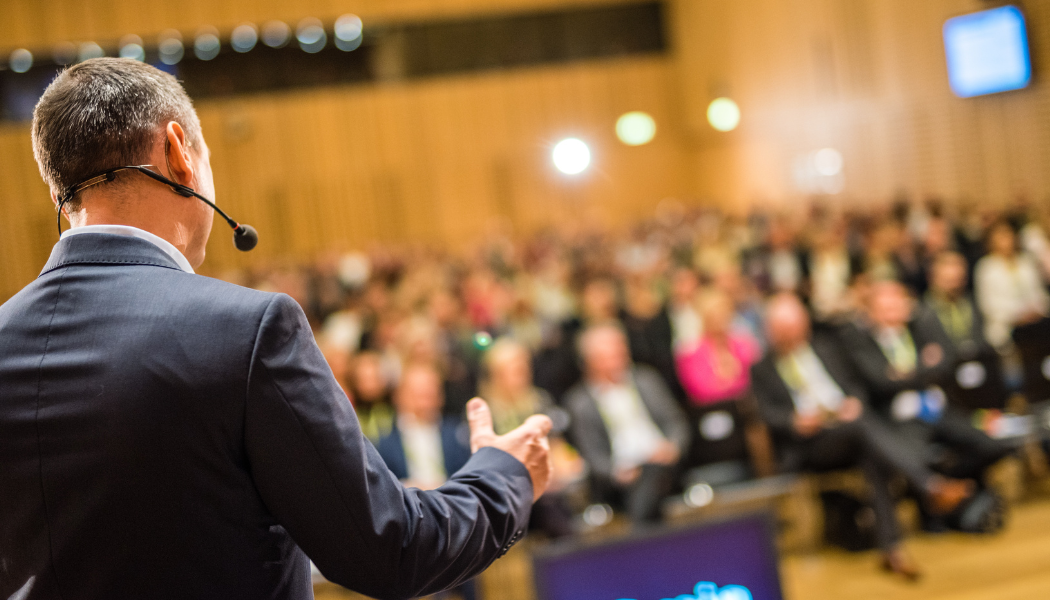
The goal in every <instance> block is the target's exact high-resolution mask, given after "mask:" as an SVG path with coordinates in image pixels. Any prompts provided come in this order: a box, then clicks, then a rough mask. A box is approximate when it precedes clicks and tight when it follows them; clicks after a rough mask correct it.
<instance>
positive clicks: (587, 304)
mask: <svg viewBox="0 0 1050 600" xmlns="http://www.w3.org/2000/svg"><path fill="white" fill-rule="evenodd" d="M579 304H580V306H579V314H578V315H577V316H574V317H572V318H571V319H569V320H567V321H565V322H563V323H562V324H561V326H560V327H559V328H558V332H557V335H556V336H555V339H554V340H552V344H551V345H550V346H549V347H545V348H543V349H541V350H540V351H539V352H538V353H537V354H536V360H535V363H534V366H535V371H536V385H538V386H540V387H542V388H543V389H545V390H547V392H549V393H550V395H551V397H552V398H555V399H558V398H564V397H565V396H564V394H565V393H566V392H567V391H568V389H569V388H570V387H571V386H572V385H573V384H574V383H575V382H576V381H577V380H578V379H579V378H580V368H579V366H578V365H577V364H576V343H577V337H579V334H580V332H581V331H583V330H584V329H585V328H587V327H590V326H592V325H597V324H601V323H615V322H616V317H617V313H618V311H619V300H618V298H617V292H616V282H615V281H614V280H613V279H611V278H608V277H593V278H591V279H588V280H587V281H586V282H585V283H584V284H583V287H582V288H581V289H580V303H579Z"/></svg>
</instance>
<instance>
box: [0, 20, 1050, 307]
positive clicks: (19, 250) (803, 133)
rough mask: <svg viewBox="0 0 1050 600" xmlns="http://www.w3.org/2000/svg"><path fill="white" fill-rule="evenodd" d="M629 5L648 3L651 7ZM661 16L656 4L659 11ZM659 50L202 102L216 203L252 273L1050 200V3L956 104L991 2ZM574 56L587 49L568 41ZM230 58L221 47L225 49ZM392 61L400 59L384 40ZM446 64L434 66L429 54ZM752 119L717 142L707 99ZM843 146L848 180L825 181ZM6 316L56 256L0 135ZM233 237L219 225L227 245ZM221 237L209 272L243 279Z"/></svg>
mask: <svg viewBox="0 0 1050 600" xmlns="http://www.w3.org/2000/svg"><path fill="white" fill-rule="evenodd" d="M609 4H614V5H622V4H624V3H623V2H614V3H612V2H602V1H601V0H587V1H580V0H577V1H572V2H566V1H565V0H398V1H389V0H388V1H383V0H358V1H355V2H345V1H338V2H337V1H334V0H296V1H290V0H229V1H223V2H217V1H215V0H186V1H184V2H182V3H162V2H161V3H141V2H138V1H137V0H7V1H6V2H5V3H4V12H5V15H4V18H3V19H0V40H3V42H2V43H3V45H4V46H5V48H0V53H6V52H9V51H10V50H11V49H13V48H17V47H26V48H31V49H46V48H48V47H50V46H53V45H54V44H56V43H59V42H64V41H73V42H79V41H84V40H97V41H98V42H99V43H100V44H103V45H105V44H106V43H115V42H116V40H118V39H120V38H121V36H124V35H126V34H128V33H135V34H137V35H140V36H142V37H143V38H147V37H151V36H152V37H155V36H156V35H157V34H158V32H160V31H162V30H165V29H170V28H174V29H177V30H179V31H181V32H182V33H183V35H185V36H188V37H192V35H193V32H194V31H196V30H198V29H199V28H200V27H202V26H211V27H215V28H216V29H217V30H218V31H219V32H220V33H221V34H223V36H225V34H227V33H228V32H229V31H230V30H231V29H232V28H233V27H235V26H236V25H237V24H239V23H241V22H244V21H253V22H256V23H261V22H263V21H266V20H270V19H281V20H284V21H287V22H289V23H292V24H294V23H295V22H297V21H298V20H300V19H302V18H304V17H317V18H319V19H322V20H323V21H325V22H326V23H327V22H330V21H331V20H333V19H335V18H336V17H337V16H339V15H340V14H343V13H345V12H349V11H352V12H354V13H356V14H358V15H360V16H361V18H362V20H363V22H364V24H365V32H366V33H365V39H366V40H367V39H368V31H369V28H370V27H371V26H372V25H373V24H396V23H425V22H430V21H442V20H450V19H451V20H456V19H469V18H476V17H478V16H483V17H484V16H493V15H495V16H498V15H502V14H519V13H530V12H543V11H550V10H555V9H557V10H571V9H573V8H578V9H581V10H583V9H590V8H593V7H602V6H606V5H609ZM627 4H639V5H640V4H643V3H641V2H634V3H627ZM645 4H653V3H651V2H650V3H645ZM658 4H659V6H658V8H659V10H660V13H661V22H662V26H663V39H661V40H660V44H659V46H660V47H659V48H655V49H648V50H646V51H644V52H636V53H631V54H623V55H619V56H617V55H609V56H602V57H592V58H586V59H579V60H563V61H560V62H556V63H550V64H542V65H530V66H521V67H514V68H492V69H478V70H471V71H464V72H458V73H448V74H443V75H437V76H430V77H415V78H413V77H406V76H403V75H404V74H403V73H401V72H400V71H399V69H398V57H397V52H398V50H397V45H396V44H394V43H389V44H385V45H383V47H382V48H379V49H377V50H376V53H375V56H376V58H375V60H374V61H373V63H374V65H373V66H374V70H375V72H376V73H377V74H378V75H377V77H376V78H375V80H374V81H370V82H368V83H361V84H353V85H349V84H348V85H332V86H324V87H315V88H310V89H295V90H285V91H273V92H256V93H252V94H244V95H233V96H208V97H201V98H199V99H198V101H197V105H198V109H199V112H200V115H201V118H202V121H203V125H204V129H205V135H206V137H207V139H208V142H209V144H210V145H211V147H212V152H213V166H214V168H215V176H216V187H217V196H218V201H219V203H220V204H221V205H223V206H226V207H229V208H230V209H231V212H232V213H233V214H234V215H237V218H240V219H244V220H245V221H247V222H250V223H252V224H254V225H255V226H256V227H257V228H258V229H259V230H260V232H262V236H263V240H264V241H263V243H262V244H260V246H259V249H258V250H257V251H256V252H255V253H254V254H253V255H252V256H251V259H252V260H256V259H258V257H259V256H260V255H261V256H262V257H264V258H266V257H275V256H289V257H293V258H303V257H309V256H312V255H314V254H316V253H318V252H321V251H323V250H326V249H345V248H351V247H363V246H367V245H368V244H369V243H370V242H373V241H422V242H441V243H448V244H449V245H450V246H452V247H454V248H455V247H463V246H464V245H466V244H468V243H469V242H471V241H473V240H475V239H477V238H478V237H480V236H482V235H486V234H487V233H490V232H492V231H494V230H500V231H510V232H512V233H513V232H519V233H520V232H525V231H531V230H534V229H536V228H539V227H542V226H544V225H545V224H549V223H564V222H572V223H577V224H581V225H586V224H590V223H602V224H607V225H613V226H616V225H620V224H626V223H629V222H631V221H632V220H633V219H635V218H636V217H638V216H640V215H646V214H650V213H651V212H652V211H653V209H654V207H655V206H656V205H657V203H658V202H659V201H660V200H662V199H664V198H667V197H676V198H679V199H681V200H682V201H683V202H686V203H713V204H715V203H716V204H721V205H724V206H727V207H733V208H736V209H741V210H743V209H745V208H746V207H747V206H748V205H750V204H753V203H764V204H774V205H782V206H791V205H792V204H793V203H797V202H799V201H801V200H803V199H806V198H811V197H814V196H823V197H827V198H828V200H829V201H830V202H875V201H883V200H886V199H888V198H890V197H893V196H895V195H900V194H905V195H909V196H911V197H927V196H938V197H943V198H945V199H947V200H949V201H956V202H980V203H986V202H988V203H995V204H1003V203H1006V202H1008V201H1010V200H1011V199H1013V198H1015V197H1017V196H1025V197H1028V198H1029V199H1031V200H1035V201H1044V200H1045V199H1046V198H1047V197H1048V196H1050V175H1048V174H1047V170H1046V169H1045V168H1043V165H1044V164H1045V162H1046V159H1047V158H1048V157H1050V96H1048V94H1050V91H1048V90H1050V88H1048V87H1047V85H1046V84H1045V81H1044V80H1043V77H1042V71H1041V67H1042V66H1043V65H1048V64H1050V46H1048V44H1050V40H1047V39H1045V37H1044V36H1043V35H1042V34H1041V32H1043V31H1048V30H1050V27H1048V26H1050V0H1028V1H1024V2H1019V4H1021V5H1022V7H1023V8H1024V9H1025V11H1026V14H1027V17H1028V19H1029V21H1030V28H1029V29H1030V34H1031V46H1032V53H1033V61H1034V63H1035V69H1036V79H1035V83H1034V84H1033V85H1032V86H1031V87H1029V88H1028V89H1026V90H1023V91H1020V92H1014V93H1008V94H999V95H994V96H991V97H985V98H973V99H965V100H964V99H959V98H956V97H954V96H953V95H952V93H951V91H950V89H949V86H948V81H947V73H946V68H945V62H944V52H943V48H942V46H941V44H942V42H941V31H940V28H941V25H942V24H943V22H944V20H945V19H946V18H948V17H951V16H953V15H955V14H959V13H963V12H966V11H970V10H975V9H979V8H983V7H988V6H992V5H994V4H995V3H991V2H981V1H978V0H925V1H923V2H914V1H907V0H667V1H666V2H663V3H658ZM564 35H565V36H568V37H571V36H573V35H576V33H575V32H573V31H571V30H567V31H565V33H564ZM224 39H225V37H224ZM391 39H394V38H391ZM432 50H433V52H435V53H440V52H441V48H440V47H435V48H433V49H432ZM721 96H727V97H730V98H733V99H734V100H735V101H736V102H737V104H738V105H739V106H740V108H741V112H742V120H741V122H740V126H739V127H738V128H737V129H736V130H734V131H731V132H728V133H723V132H719V131H715V130H714V129H712V127H711V126H710V125H709V124H708V122H707V107H708V104H709V103H710V102H711V100H712V99H714V98H716V97H721ZM631 110H644V111H646V112H648V113H649V114H651V115H652V116H653V117H654V118H655V120H656V122H657V126H658V130H657V135H656V138H655V139H654V141H653V142H652V143H650V144H647V145H644V146H638V147H628V146H625V145H623V144H621V143H619V142H618V141H617V140H616V136H615V133H614V129H613V126H614V123H615V121H616V118H617V117H618V116H619V115H621V114H623V113H624V112H627V111H631ZM566 136H576V137H580V138H583V139H586V140H587V141H588V143H589V144H590V145H591V149H592V151H593V153H594V168H592V169H591V170H590V171H588V172H587V173H586V175H585V176H584V177H581V178H578V179H570V178H566V177H564V176H561V175H560V174H559V173H557V172H556V171H555V170H554V169H553V168H552V167H551V165H550V148H551V146H552V145H553V144H554V142H556V141H557V140H559V139H561V138H564V137H566ZM823 148H834V149H836V150H837V151H838V152H839V154H840V156H841V157H842V159H843V160H842V168H841V170H839V171H838V172H837V173H836V174H835V175H833V176H825V175H821V174H820V173H815V172H814V168H813V160H814V156H815V153H816V152H817V151H819V150H820V149H823ZM0 156H2V158H3V160H0V214H2V215H3V217H2V218H0V299H3V298H6V297H8V296H10V295H11V294H13V293H14V292H16V291H17V290H18V289H20V288H21V287H22V286H24V285H25V284H26V283H28V282H29V281H31V280H32V278H33V277H35V275H36V274H37V273H38V271H39V269H40V267H41V266H42V264H43V263H44V261H45V260H46V257H47V255H48V253H49V251H50V247H51V245H52V244H53V243H54V241H55V239H56V233H55V229H54V227H55V225H54V210H53V207H52V205H51V203H50V202H49V201H48V199H47V189H46V188H45V186H44V185H43V184H42V183H41V181H40V178H39V175H38V172H37V169H36V165H35V163H34V161H33V157H32V151H31V147H30V140H29V125H28V123H25V122H10V121H7V122H0ZM217 227H218V225H217ZM247 260H249V257H248V256H245V255H239V254H237V253H236V252H235V251H234V250H233V249H232V247H231V246H230V243H229V238H228V236H227V235H225V234H220V235H216V236H213V240H212V242H211V244H210V246H209V261H208V263H207V267H206V271H205V272H217V271H220V270H222V269H225V268H228V267H234V266H242V265H243V264H246V261H247Z"/></svg>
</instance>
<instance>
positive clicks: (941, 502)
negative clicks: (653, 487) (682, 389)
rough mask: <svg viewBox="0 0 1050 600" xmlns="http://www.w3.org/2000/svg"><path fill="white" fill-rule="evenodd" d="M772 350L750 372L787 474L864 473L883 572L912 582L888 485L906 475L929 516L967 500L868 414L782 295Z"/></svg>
mask: <svg viewBox="0 0 1050 600" xmlns="http://www.w3.org/2000/svg"><path fill="white" fill-rule="evenodd" d="M766 333H767V335H768V339H769V343H770V350H769V352H767V353H766V355H765V356H764V357H763V359H762V360H761V361H760V362H758V363H756V364H755V365H754V366H753V367H752V369H751V375H752V389H753V390H754V394H755V397H756V398H757V399H758V403H759V410H760V411H761V414H762V416H763V419H764V420H765V421H766V423H767V425H768V426H769V429H770V432H771V434H772V436H773V439H774V442H775V444H776V447H777V450H778V451H779V454H780V456H781V462H782V465H783V467H784V468H785V469H787V470H805V471H816V472H820V471H829V470H835V469H843V468H848V467H852V466H858V465H859V466H860V467H862V468H863V469H864V474H865V477H866V479H867V481H868V484H869V485H870V486H871V491H872V505H873V508H874V509H875V520H876V522H875V526H876V533H877V538H878V539H877V541H878V543H879V546H880V548H881V549H882V551H883V557H884V561H883V564H884V567H885V568H886V569H888V570H891V571H894V572H896V573H900V574H901V575H904V576H905V577H908V578H911V579H914V578H916V577H918V576H919V570H918V568H917V567H916V566H915V565H914V563H913V562H912V561H911V559H910V558H909V557H908V556H907V554H906V553H905V552H904V551H903V549H902V547H901V534H900V528H899V526H898V523H897V516H896V510H895V506H894V505H895V502H894V498H893V494H892V493H891V491H890V481H891V479H892V477H893V476H894V475H896V474H901V475H904V476H905V477H906V478H907V480H908V482H909V483H910V484H911V486H912V487H913V488H914V489H916V490H919V492H920V493H921V494H922V495H923V497H924V499H925V500H926V501H927V502H928V504H929V505H930V506H931V509H932V510H933V511H935V512H938V513H945V512H948V511H950V510H952V509H953V508H955V506H957V505H958V503H959V502H961V501H962V500H963V499H964V498H965V497H966V496H967V495H968V493H969V490H968V487H967V486H966V485H965V484H964V483H962V482H959V481H952V480H948V479H945V478H943V477H941V476H939V475H937V474H935V473H933V472H932V471H930V470H929V469H928V468H927V467H926V465H925V464H924V463H923V461H922V459H921V457H920V454H919V453H917V452H914V451H913V450H912V448H911V447H910V446H909V444H908V443H907V440H906V439H903V438H902V437H901V436H900V435H899V434H898V433H897V432H895V431H893V430H892V429H891V428H890V427H888V426H887V425H885V424H884V423H883V422H882V421H881V420H880V419H878V418H876V417H875V416H874V415H872V414H871V413H870V411H869V410H868V409H867V408H866V406H865V404H866V403H865V400H866V397H867V394H866V393H865V390H864V387H863V386H862V385H860V384H859V383H858V382H857V381H856V379H855V378H854V377H853V374H852V373H851V371H850V368H849V365H848V363H847V362H845V361H844V360H843V356H842V349H841V347H840V346H839V345H838V343H837V341H836V340H835V339H834V338H832V337H831V336H829V335H826V334H825V335H820V334H818V335H816V336H811V330H810V319H809V315H808V314H807V313H806V309H805V307H804V306H803V305H802V302H801V301H800V300H799V299H798V297H797V296H795V295H793V294H779V295H777V296H775V297H774V298H773V299H772V300H770V302H769V304H768V306H767V310H766Z"/></svg>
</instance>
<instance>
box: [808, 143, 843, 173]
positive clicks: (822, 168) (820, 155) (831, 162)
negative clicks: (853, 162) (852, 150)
mask: <svg viewBox="0 0 1050 600" xmlns="http://www.w3.org/2000/svg"><path fill="white" fill-rule="evenodd" d="M813 168H814V169H816V171H817V173H819V174H820V175H823V176H825V177H834V176H835V175H838V174H839V173H841V172H842V154H840V153H839V151H838V150H836V149H834V148H823V149H821V150H817V151H816V152H814V153H813Z"/></svg>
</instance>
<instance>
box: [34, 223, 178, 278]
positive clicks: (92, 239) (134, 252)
mask: <svg viewBox="0 0 1050 600" xmlns="http://www.w3.org/2000/svg"><path fill="white" fill-rule="evenodd" d="M69 265H105V266H112V265H150V266H154V267H163V268H166V269H175V270H176V271H182V269H181V268H179V265H178V264H176V263H175V261H174V260H172V258H171V257H170V256H168V255H167V254H166V253H165V252H164V251H163V250H161V249H160V248H158V247H157V246H155V245H154V244H152V243H150V242H147V241H146V240H143V239H139V238H135V237H128V236H123V235H112V234H107V233H83V234H80V235H71V236H68V237H66V238H64V239H61V240H59V241H58V243H57V244H55V247H54V248H53V249H52V250H51V258H49V259H48V261H47V264H46V265H44V270H43V271H41V272H40V274H41V275H44V274H45V273H48V272H50V271H54V270H55V269H59V268H62V267H65V266H69Z"/></svg>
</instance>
